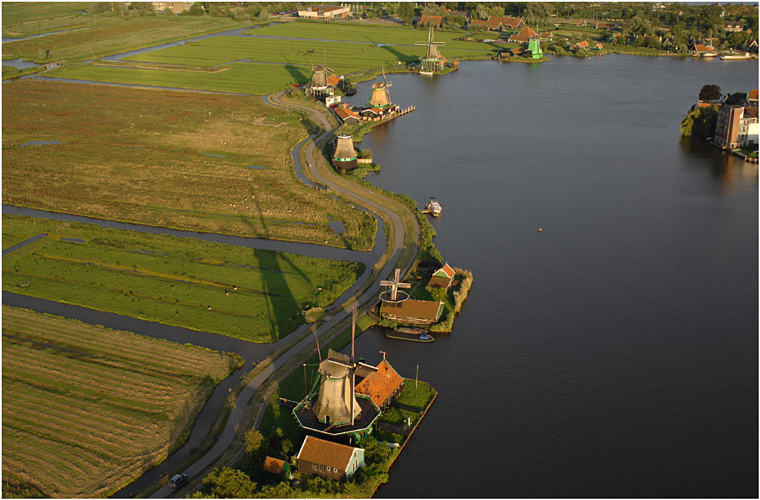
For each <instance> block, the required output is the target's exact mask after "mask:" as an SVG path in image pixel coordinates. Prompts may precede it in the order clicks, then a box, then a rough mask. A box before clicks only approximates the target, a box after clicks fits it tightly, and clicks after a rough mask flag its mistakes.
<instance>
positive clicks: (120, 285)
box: [3, 216, 364, 343]
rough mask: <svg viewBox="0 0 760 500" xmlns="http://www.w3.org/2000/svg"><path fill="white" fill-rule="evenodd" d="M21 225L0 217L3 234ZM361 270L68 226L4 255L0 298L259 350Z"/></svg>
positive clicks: (266, 253) (267, 253)
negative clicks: (33, 300)
mask: <svg viewBox="0 0 760 500" xmlns="http://www.w3.org/2000/svg"><path fill="white" fill-rule="evenodd" d="M23 222H24V221H23V220H19V219H17V218H15V217H14V216H3V230H6V227H9V231H12V230H13V229H12V228H13V227H15V226H17V225H19V224H23ZM363 270H364V264H361V263H356V262H344V261H332V260H327V259H314V258H310V257H304V256H300V255H292V254H286V253H281V252H272V251H267V250H255V249H253V250H252V249H249V248H245V247H235V246H231V245H223V244H219V243H212V242H206V241H201V240H195V239H191V238H176V237H172V236H165V235H152V234H145V233H138V232H135V231H125V230H116V229H106V228H101V227H99V226H95V225H92V224H83V223H76V222H74V223H64V224H60V225H59V226H58V227H55V228H51V230H50V231H49V234H48V236H46V237H44V238H42V239H40V240H37V241H35V242H33V243H30V244H29V245H27V246H25V247H22V248H21V249H18V250H16V251H14V252H12V253H10V254H8V255H6V256H5V257H4V258H3V289H4V290H7V291H13V292H16V293H23V294H26V295H32V296H35V297H40V298H44V299H48V300H54V301H58V302H65V303H70V304H76V305H81V306H85V307H89V308H92V309H97V310H100V311H108V312H114V313H118V314H124V315H128V316H132V317H136V318H141V319H145V320H148V321H156V322H159V323H165V324H170V325H176V326H182V327H185V328H190V329H194V330H201V331H208V332H213V333H221V334H223V335H228V336H231V337H237V338H241V339H245V340H249V341H253V342H261V343H268V342H274V341H277V340H279V339H280V338H282V337H283V336H284V335H287V334H288V333H290V332H292V331H293V330H294V329H295V328H297V327H298V326H299V325H301V324H303V323H304V317H303V315H302V311H303V310H304V309H307V308H309V307H314V306H318V307H325V306H327V305H329V304H331V303H332V302H334V301H335V299H336V298H337V297H338V296H340V295H341V294H342V293H343V292H344V291H345V290H346V289H348V288H349V287H350V286H351V285H352V284H353V283H354V282H355V281H356V279H357V278H358V277H359V276H360V275H361V273H362V272H363ZM22 282H30V283H31V286H25V287H23V288H22V287H20V286H19V285H20V284H21V283H22Z"/></svg>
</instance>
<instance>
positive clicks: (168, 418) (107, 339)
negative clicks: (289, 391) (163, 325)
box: [2, 306, 242, 498]
mask: <svg viewBox="0 0 760 500" xmlns="http://www.w3.org/2000/svg"><path fill="white" fill-rule="evenodd" d="M2 313H3V350H2V362H3V420H2V430H3V481H4V482H5V483H11V484H23V485H30V486H33V487H34V488H36V489H37V490H39V491H40V492H42V493H43V494H44V495H45V496H48V497H52V498H73V497H101V496H109V495H111V494H113V493H114V492H115V491H117V490H118V489H120V488H122V487H123V486H125V485H126V484H128V483H129V482H131V481H132V480H134V479H135V478H136V477H137V476H139V475H140V474H142V472H144V471H146V470H148V469H150V468H151V467H153V466H155V465H156V464H158V463H160V462H161V461H163V460H164V459H165V458H166V457H167V456H168V453H169V452H170V450H172V449H176V447H177V446H179V445H180V444H181V442H182V441H184V440H185V439H186V437H187V435H188V433H189V430H190V428H191V427H192V422H194V420H195V417H196V415H197V414H198V412H200V410H201V408H202V407H203V404H204V403H205V401H206V399H207V398H208V396H209V395H210V394H211V391H212V390H213V388H214V386H215V385H216V384H218V383H219V382H220V381H221V380H222V379H224V378H225V377H226V376H227V375H228V374H229V373H231V371H232V370H234V369H235V368H237V367H238V366H240V364H241V363H242V359H240V357H239V356H232V355H228V354H226V353H219V352H214V351H210V350H208V349H203V348H198V347H192V346H182V345H178V344H174V343H171V342H166V341H162V340H155V339H150V338H146V337H141V336H139V335H135V334H132V333H127V332H119V331H115V330H110V329H105V328H101V327H96V326H90V325H84V324H81V323H78V322H75V321H71V320H65V319H63V318H57V317H53V316H49V315H42V314H37V313H33V312H30V311H26V310H22V309H16V308H11V307H7V306H3V308H2Z"/></svg>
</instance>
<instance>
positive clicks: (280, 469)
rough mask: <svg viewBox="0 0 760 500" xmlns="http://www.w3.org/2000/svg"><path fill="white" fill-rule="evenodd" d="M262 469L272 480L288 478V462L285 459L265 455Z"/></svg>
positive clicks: (280, 480)
mask: <svg viewBox="0 0 760 500" xmlns="http://www.w3.org/2000/svg"><path fill="white" fill-rule="evenodd" d="M262 470H263V471H264V473H265V475H266V476H267V477H268V478H269V479H271V480H273V481H277V482H282V481H288V480H290V464H289V463H288V462H286V461H285V460H279V459H277V458H272V457H266V458H265V459H264V467H263V469H262Z"/></svg>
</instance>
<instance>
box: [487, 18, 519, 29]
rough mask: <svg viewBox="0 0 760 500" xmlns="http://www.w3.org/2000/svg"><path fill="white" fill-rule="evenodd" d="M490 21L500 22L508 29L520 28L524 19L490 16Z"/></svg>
mask: <svg viewBox="0 0 760 500" xmlns="http://www.w3.org/2000/svg"><path fill="white" fill-rule="evenodd" d="M488 20H489V21H494V22H499V23H501V24H502V25H503V26H505V27H507V28H517V27H518V26H520V23H521V22H522V19H520V18H519V17H499V16H490V17H489V18H488Z"/></svg>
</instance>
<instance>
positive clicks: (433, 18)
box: [420, 14, 443, 26]
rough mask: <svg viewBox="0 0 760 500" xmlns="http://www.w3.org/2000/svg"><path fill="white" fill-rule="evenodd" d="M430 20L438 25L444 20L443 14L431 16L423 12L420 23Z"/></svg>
mask: <svg viewBox="0 0 760 500" xmlns="http://www.w3.org/2000/svg"><path fill="white" fill-rule="evenodd" d="M428 22H430V23H433V25H434V26H438V25H439V24H441V23H442V22H443V16H429V15H427V14H423V15H422V17H421V18H420V24H425V23H428Z"/></svg>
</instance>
